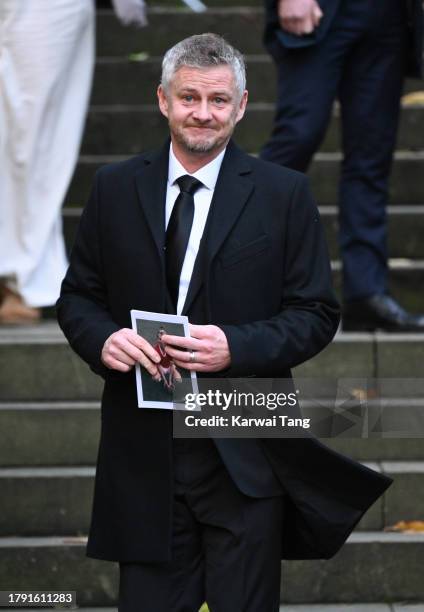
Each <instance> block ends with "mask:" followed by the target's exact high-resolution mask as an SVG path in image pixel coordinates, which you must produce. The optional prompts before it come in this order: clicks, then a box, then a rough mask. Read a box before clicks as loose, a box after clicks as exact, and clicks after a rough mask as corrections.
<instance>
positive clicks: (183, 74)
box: [158, 66, 247, 154]
mask: <svg viewBox="0 0 424 612" xmlns="http://www.w3.org/2000/svg"><path fill="white" fill-rule="evenodd" d="M158 99H159V108H160V110H161V112H162V114H164V115H165V117H167V118H168V122H169V129H170V131H171V137H172V141H173V142H175V143H176V144H177V145H178V146H179V147H181V149H183V150H184V151H185V152H186V153H191V154H197V153H212V152H216V153H218V152H219V151H220V150H222V149H223V148H224V147H225V146H226V144H227V142H228V140H229V138H230V137H231V134H232V133H233V131H234V126H235V125H236V123H237V122H238V121H240V119H241V118H242V117H243V115H244V111H245V108H246V103H247V91H245V92H244V93H243V96H242V98H241V100H240V96H239V94H238V93H237V91H236V87H235V82H234V75H233V71H232V69H231V68H230V67H229V66H216V67H211V68H189V67H188V66H183V67H182V68H180V69H179V70H178V71H177V72H176V73H175V75H174V78H173V80H172V82H171V83H170V86H169V91H167V92H166V94H165V92H164V90H163V88H162V86H159V88H158Z"/></svg>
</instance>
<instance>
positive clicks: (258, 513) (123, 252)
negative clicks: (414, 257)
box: [58, 34, 391, 612]
mask: <svg viewBox="0 0 424 612" xmlns="http://www.w3.org/2000/svg"><path fill="white" fill-rule="evenodd" d="M158 99H159V107H160V110H161V112H162V113H163V114H164V115H165V116H166V117H167V118H168V122H169V127H170V134H171V141H170V142H167V143H166V144H165V146H164V147H163V148H162V149H161V150H159V151H156V152H154V153H151V154H145V155H139V156H137V157H135V158H133V159H130V160H128V161H125V162H122V163H118V164H112V165H110V166H106V167H104V168H102V169H101V170H100V171H99V172H98V173H97V175H96V179H95V184H94V187H93V191H92V194H91V197H90V199H89V201H88V203H87V206H86V207H85V209H84V212H83V215H82V218H81V222H80V226H79V230H78V234H77V237H76V241H75V245H74V248H73V251H72V254H71V263H70V267H69V270H68V273H67V275H66V277H65V279H64V282H63V286H62V292H61V297H60V299H59V301H58V318H59V322H60V325H61V327H62V329H63V331H64V333H65V335H66V336H67V338H68V339H69V342H70V344H71V346H72V347H73V349H74V350H75V351H76V352H77V353H78V354H79V355H80V356H81V357H82V358H83V359H84V360H85V361H86V362H87V363H88V364H89V365H90V367H91V368H92V369H93V370H94V371H95V372H96V373H98V374H99V375H101V376H102V377H103V378H104V379H105V388H104V393H103V398H102V430H101V440H100V448H99V455H98V465H97V474H96V486H95V496H94V507H93V516H92V524H91V529H90V534H89V541H88V555H89V556H91V557H94V558H98V559H107V560H113V561H118V562H119V563H120V604H119V606H120V607H119V609H120V611H121V612H130V611H133V610H134V611H137V612H150V611H152V612H153V611H154V612H170V611H174V612H182V611H183V610H192V611H193V612H197V610H198V608H199V606H200V604H201V603H202V601H203V600H204V599H205V598H206V599H207V601H208V603H209V604H210V607H211V610H218V611H219V612H226V611H228V612H229V611H231V612H234V611H235V610H244V611H246V612H272V611H274V610H275V611H277V610H278V609H279V585H280V559H281V558H298V559H299V558H322V557H324V558H328V557H330V556H332V555H333V554H335V552H336V551H337V550H338V549H339V548H340V547H341V546H342V544H343V543H344V541H345V540H346V538H347V537H348V535H349V534H350V532H351V531H352V529H353V528H354V526H355V525H356V523H357V522H358V521H359V519H360V518H361V516H362V515H363V514H364V512H365V511H366V510H367V509H368V507H369V506H370V505H371V504H372V503H373V502H374V501H375V500H376V499H377V498H378V497H379V496H380V495H381V494H382V493H383V491H384V490H385V489H386V488H387V487H388V486H389V484H390V482H391V480H390V479H389V478H387V477H385V476H382V475H381V474H377V473H376V472H374V471H372V470H369V469H368V468H365V467H364V466H361V465H360V464H358V463H356V462H354V461H351V460H350V459H348V458H345V457H343V456H341V455H339V454H337V453H335V452H333V451H331V450H329V449H327V448H326V447H324V446H323V445H322V444H320V443H319V442H318V441H317V440H315V439H314V438H312V437H308V438H306V437H305V438H295V439H283V440H281V439H274V440H260V439H214V440H213V441H212V440H210V439H199V440H177V439H173V431H172V411H169V410H158V409H140V408H138V407H137V395H136V384H135V376H134V364H135V363H137V362H138V363H140V364H141V365H142V366H143V367H144V368H146V370H147V371H148V372H149V373H150V374H151V376H152V377H153V378H155V379H158V378H159V372H158V369H157V363H158V359H159V356H158V354H157V352H156V351H155V350H154V349H153V347H152V346H151V345H150V344H149V343H148V342H147V341H146V340H145V339H143V338H141V337H140V336H138V335H137V334H136V333H135V332H133V331H132V330H131V329H129V328H130V310H131V309H133V308H134V309H140V310H146V311H153V312H162V313H172V312H174V313H175V312H177V313H178V314H180V313H182V314H186V315H187V316H188V317H189V320H190V323H191V326H190V331H191V337H190V338H178V337H174V336H169V335H167V334H165V335H163V337H162V341H163V342H164V344H165V346H166V350H167V352H168V354H169V355H170V356H171V357H172V358H173V359H174V361H175V363H176V365H177V367H178V368H181V367H185V368H187V369H189V370H194V371H196V372H198V373H199V374H200V375H203V374H204V375H206V376H213V375H219V376H226V377H230V376H231V377H247V376H249V377H251V376H259V377H279V378H285V379H289V378H290V368H292V367H293V366H295V365H297V364H299V363H302V362H303V361H305V360H306V359H309V358H311V357H312V356H314V355H315V354H316V353H318V352H319V351H320V350H322V349H323V348H324V347H325V346H326V345H327V344H328V343H329V342H330V341H331V339H332V337H333V335H334V333H335V331H336V329H337V325H338V321H339V314H338V305H337V302H336V300H335V298H334V295H333V290H332V285H331V272H330V266H329V259H328V253H327V250H326V245H325V241H324V237H323V232H322V227H321V224H320V220H319V216H318V212H317V208H316V206H315V204H314V202H313V200H312V197H311V194H310V192H309V188H308V184H307V180H306V178H305V177H304V176H303V175H302V174H300V173H298V172H295V171H292V170H287V169H285V168H281V167H279V166H277V165H274V164H270V163H268V162H264V161H260V160H258V159H255V158H253V157H250V156H248V155H246V154H244V153H243V152H242V151H240V150H239V149H238V148H237V147H236V145H235V144H234V143H233V142H232V140H231V135H232V132H233V130H234V127H235V124H236V123H237V122H238V121H239V120H240V119H241V118H242V116H243V114H244V110H245V107H246V103H247V91H246V89H245V69H244V62H243V58H242V56H241V55H240V53H239V52H238V51H236V50H235V49H233V48H232V47H231V46H230V45H228V44H227V43H226V42H225V41H224V40H223V39H222V38H221V37H219V36H217V35H214V34H203V35H199V36H193V37H191V38H188V39H186V40H184V41H182V42H181V43H179V44H177V45H176V46H175V47H173V48H172V49H170V50H169V51H168V52H167V54H166V55H165V57H164V61H163V71H162V81H161V85H160V86H159V89H158ZM181 247H182V251H181ZM170 253H171V254H172V257H171V256H170Z"/></svg>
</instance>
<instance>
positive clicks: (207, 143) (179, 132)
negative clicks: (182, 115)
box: [172, 123, 235, 154]
mask: <svg viewBox="0 0 424 612" xmlns="http://www.w3.org/2000/svg"><path fill="white" fill-rule="evenodd" d="M234 127H235V123H234V124H233V125H231V126H229V129H228V131H227V130H226V131H225V133H224V134H220V135H219V136H210V137H209V138H202V139H199V138H190V136H188V135H187V134H186V133H185V132H184V129H183V128H181V127H180V128H178V129H176V130H172V131H173V134H174V137H175V139H176V140H177V142H178V143H179V144H180V145H181V146H182V147H184V149H185V150H186V151H187V152H189V153H199V154H201V153H211V152H213V151H216V150H217V149H220V148H222V147H223V146H225V145H226V144H227V142H228V141H229V139H230V138H231V135H232V133H233V131H234Z"/></svg>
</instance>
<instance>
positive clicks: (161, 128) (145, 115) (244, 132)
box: [81, 82, 424, 155]
mask: <svg viewBox="0 0 424 612" xmlns="http://www.w3.org/2000/svg"><path fill="white" fill-rule="evenodd" d="M116 87H117V88H118V91H119V90H120V85H119V82H118V83H117V84H116ZM274 112H275V109H274V104H273V103H269V102H262V101H261V102H252V103H251V104H249V106H248V107H247V111H246V115H245V117H244V118H243V120H242V121H241V122H240V123H239V124H238V125H237V128H236V131H235V136H236V140H237V142H238V143H239V145H240V146H241V147H242V148H243V149H245V150H246V151H258V150H259V149H260V147H261V146H262V145H263V144H264V143H265V142H266V140H267V139H268V138H269V135H270V133H271V129H272V124H273V118H274ZM338 114H339V113H336V114H335V116H334V118H333V119H332V121H331V123H330V126H329V130H328V133H327V136H326V139H325V141H324V143H323V145H322V147H321V150H322V151H324V152H337V151H338V150H339V149H340V136H339V134H340V119H339V116H338ZM423 126H424V107H420V106H409V107H407V108H404V109H403V112H402V116H401V123H400V128H399V138H398V149H400V150H419V149H421V148H422V143H423V139H424V129H423ZM167 135H168V124H167V122H166V119H165V118H164V117H163V116H162V115H161V114H160V112H159V110H158V108H157V106H156V105H155V104H139V105H127V104H124V103H123V101H121V102H120V103H119V104H115V105H102V106H100V105H97V106H92V107H91V108H90V111H89V113H88V118H87V124H86V129H85V132H84V137H83V142H82V149H81V150H82V154H83V155H117V154H120V153H122V151H125V152H128V153H130V154H135V153H138V152H139V151H143V150H146V149H150V148H154V147H156V146H158V145H160V143H161V142H163V141H164V140H165V139H166V138H167Z"/></svg>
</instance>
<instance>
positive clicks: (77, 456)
mask: <svg viewBox="0 0 424 612" xmlns="http://www.w3.org/2000/svg"><path fill="white" fill-rule="evenodd" d="M387 403H388V404H389V405H391V408H392V411H396V412H397V413H399V414H400V415H401V416H402V419H403V420H405V418H406V417H405V413H409V414H411V415H412V414H414V412H415V413H416V411H417V410H420V411H422V410H423V408H424V402H423V400H422V399H415V400H413V399H405V398H398V399H392V400H390V401H389V400H387ZM327 405H334V404H332V403H331V402H330V400H328V402H327ZM99 408H100V404H99V403H98V402H77V401H73V402H71V401H69V402H46V401H45V402H2V403H0V466H2V467H26V466H31V467H37V466H38V467H48V466H51V467H57V466H63V467H65V466H66V467H72V468H75V467H78V466H80V467H84V466H93V465H94V464H95V461H96V455H97V446H98V441H99V435H100V411H99ZM414 433H415V437H414V438H412V437H405V436H401V435H397V436H391V437H377V436H375V435H374V436H373V437H368V438H360V437H353V436H351V437H345V438H337V439H331V438H323V442H324V443H325V444H326V445H328V446H330V447H331V448H334V450H337V451H338V452H341V453H343V454H345V455H348V456H350V457H352V458H353V459H358V460H361V461H368V462H370V461H371V462H376V461H377V462H379V461H391V462H393V461H410V462H416V461H421V460H423V459H424V450H423V442H422V437H423V435H422V432H420V431H419V430H418V431H416V432H414Z"/></svg>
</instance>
